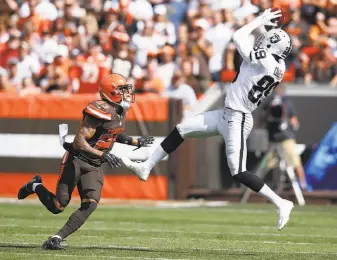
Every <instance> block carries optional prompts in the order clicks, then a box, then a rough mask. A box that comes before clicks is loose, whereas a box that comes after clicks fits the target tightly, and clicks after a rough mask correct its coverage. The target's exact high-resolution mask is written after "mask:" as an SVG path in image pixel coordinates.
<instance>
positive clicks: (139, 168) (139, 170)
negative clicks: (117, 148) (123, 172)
mask: <svg viewBox="0 0 337 260" xmlns="http://www.w3.org/2000/svg"><path fill="white" fill-rule="evenodd" d="M121 160H122V162H123V164H124V165H125V166H126V167H127V168H128V169H129V170H131V171H133V172H134V173H135V174H136V175H137V176H138V178H139V179H140V180H142V181H146V180H147V178H148V177H149V174H150V171H149V170H147V169H146V168H145V167H144V163H138V162H133V161H131V160H130V159H129V158H126V157H122V158H121Z"/></svg>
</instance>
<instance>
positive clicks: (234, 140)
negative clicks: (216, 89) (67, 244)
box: [121, 9, 294, 230]
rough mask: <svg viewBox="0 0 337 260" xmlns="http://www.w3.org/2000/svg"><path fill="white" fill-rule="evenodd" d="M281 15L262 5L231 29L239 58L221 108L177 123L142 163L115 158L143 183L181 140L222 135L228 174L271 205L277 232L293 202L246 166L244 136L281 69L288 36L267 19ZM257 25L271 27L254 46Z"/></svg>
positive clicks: (281, 75)
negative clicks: (253, 15)
mask: <svg viewBox="0 0 337 260" xmlns="http://www.w3.org/2000/svg"><path fill="white" fill-rule="evenodd" d="M281 16H282V14H281V11H280V10H277V11H271V9H268V10H266V11H265V12H264V13H263V14H262V15H260V16H259V17H257V18H256V19H254V20H253V21H252V22H251V23H249V24H247V25H245V26H243V27H242V28H240V29H239V30H237V31H236V32H235V33H234V35H233V41H234V44H235V46H236V48H237V50H238V51H239V53H240V55H241V56H242V58H243V62H242V64H241V66H240V71H239V72H238V73H237V75H236V77H235V79H234V80H233V82H232V84H231V87H230V88H229V90H228V91H227V95H226V100H225V106H224V108H223V109H219V110H215V111H209V112H205V113H202V114H198V115H195V116H192V117H190V118H187V119H186V120H184V121H183V122H181V123H180V124H178V125H177V126H176V127H175V128H174V129H173V131H172V132H171V133H170V134H169V135H168V136H167V137H166V139H164V141H163V142H162V143H161V145H160V146H159V147H158V148H157V149H156V150H155V151H154V153H153V154H152V155H151V156H150V157H149V158H148V159H147V160H146V161H145V162H143V163H137V162H132V161H130V160H129V159H128V158H121V159H122V161H123V163H124V164H125V165H126V166H127V167H128V168H129V169H130V170H132V171H133V172H135V173H136V175H137V176H138V177H139V178H140V179H141V180H143V181H145V180H146V179H147V178H148V176H149V174H150V171H151V169H152V168H153V166H154V165H155V164H156V163H158V162H159V161H160V160H161V159H163V158H164V157H165V156H167V155H168V154H170V153H172V152H173V151H174V150H175V149H176V148H177V147H178V146H179V145H180V144H181V143H182V142H183V141H184V139H186V138H193V137H208V136H215V135H222V136H223V138H224V140H225V142H226V153H227V161H228V166H229V168H230V170H231V174H232V176H233V178H234V179H235V180H236V181H238V182H241V183H242V184H244V185H246V186H247V187H249V188H250V189H252V190H254V191H255V192H257V193H258V194H260V195H261V196H263V197H265V198H267V199H268V200H269V201H271V202H272V203H274V204H275V205H276V208H277V211H278V225H277V226H278V230H281V229H283V227H284V226H285V225H286V223H287V222H288V220H289V217H290V213H291V210H292V208H293V206H294V204H293V203H292V202H291V201H288V200H285V199H282V198H281V197H280V196H278V195H277V194H276V193H275V192H274V191H272V190H271V189H270V188H269V187H268V186H267V185H266V184H265V183H264V182H263V180H262V179H260V178H259V177H258V176H256V175H254V174H252V173H250V172H249V171H247V169H246V157H247V145H246V140H247V138H248V135H249V134H250V131H251V130H252V127H253V117H252V114H251V113H252V112H253V111H254V110H255V109H256V108H257V107H258V106H259V105H260V104H261V102H262V100H263V99H264V98H265V97H266V96H268V95H269V94H270V93H271V92H272V91H273V89H274V88H275V87H276V86H277V85H278V84H279V83H280V82H281V80H282V78H283V75H284V72H285V63H284V59H285V58H286V57H287V56H288V55H289V53H290V51H291V48H292V46H291V44H292V43H291V39H290V37H289V35H288V34H287V33H286V32H285V31H283V30H281V29H279V28H277V27H276V26H277V24H276V23H274V22H273V20H274V19H277V18H279V17H281ZM261 26H274V28H272V29H271V30H269V31H266V32H265V33H264V34H262V35H261V36H260V37H259V38H258V39H257V40H256V42H255V44H254V46H251V45H249V41H247V38H248V36H249V35H250V34H251V33H252V32H253V30H255V29H257V28H259V27H261Z"/></svg>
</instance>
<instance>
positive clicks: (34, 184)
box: [32, 183, 42, 192]
mask: <svg viewBox="0 0 337 260" xmlns="http://www.w3.org/2000/svg"><path fill="white" fill-rule="evenodd" d="M41 184H42V183H33V188H32V190H33V191H34V192H35V189H36V187H37V186H38V185H41Z"/></svg>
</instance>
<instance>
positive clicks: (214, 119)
mask: <svg viewBox="0 0 337 260" xmlns="http://www.w3.org/2000/svg"><path fill="white" fill-rule="evenodd" d="M221 115H222V110H214V111H209V112H205V113H201V114H198V115H195V116H192V117H189V118H186V119H185V120H183V121H182V122H181V123H180V124H178V125H176V127H175V128H174V129H173V130H172V132H171V133H170V134H169V135H168V136H167V137H166V138H165V139H164V140H163V141H162V143H161V144H160V145H159V146H158V147H157V148H156V149H155V151H154V152H153V153H152V154H151V155H150V157H149V158H148V159H147V160H146V161H145V162H143V163H136V162H132V161H130V160H129V159H128V158H122V160H123V163H124V164H125V166H126V167H128V168H129V169H130V170H132V171H133V172H135V173H136V175H137V176H138V177H139V178H140V179H141V180H143V181H145V180H146V179H147V178H148V176H149V174H150V171H151V169H152V168H153V167H154V166H155V165H156V164H157V163H159V162H160V161H161V160H162V159H163V158H164V157H166V156H167V155H169V154H170V153H172V152H174V151H175V150H176V149H177V148H178V147H179V146H180V145H181V144H182V143H183V142H184V140H185V139H187V138H200V137H209V136H215V135H218V134H219V132H218V128H217V126H218V123H219V119H220V117H221Z"/></svg>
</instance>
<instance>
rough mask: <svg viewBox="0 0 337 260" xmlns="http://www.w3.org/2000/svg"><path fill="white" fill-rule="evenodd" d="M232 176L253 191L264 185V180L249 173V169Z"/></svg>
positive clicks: (257, 190)
mask: <svg viewBox="0 0 337 260" xmlns="http://www.w3.org/2000/svg"><path fill="white" fill-rule="evenodd" d="M233 178H234V180H236V181H238V182H240V183H242V184H244V185H245V186H247V187H248V188H250V189H252V190H253V191H255V192H259V191H260V190H261V189H262V187H263V185H264V182H263V180H262V179H261V178H259V177H258V176H256V175H255V174H252V173H250V172H249V171H244V172H240V173H238V174H235V175H233Z"/></svg>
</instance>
